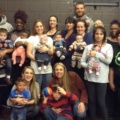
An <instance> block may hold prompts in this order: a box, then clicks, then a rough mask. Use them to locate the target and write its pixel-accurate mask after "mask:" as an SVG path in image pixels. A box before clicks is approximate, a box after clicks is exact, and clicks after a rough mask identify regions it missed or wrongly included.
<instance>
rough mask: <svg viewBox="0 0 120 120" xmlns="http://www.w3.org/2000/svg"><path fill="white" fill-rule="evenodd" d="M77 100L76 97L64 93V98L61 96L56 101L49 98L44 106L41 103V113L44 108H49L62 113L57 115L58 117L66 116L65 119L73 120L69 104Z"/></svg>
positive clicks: (51, 97)
mask: <svg viewBox="0 0 120 120" xmlns="http://www.w3.org/2000/svg"><path fill="white" fill-rule="evenodd" d="M77 99H78V98H77V96H76V95H74V94H72V93H69V92H67V93H66V96H62V97H61V98H60V99H58V100H55V99H54V98H53V96H50V97H49V98H48V101H47V103H46V104H45V103H44V104H43V103H42V105H41V111H42V110H43V109H44V108H45V107H46V106H50V108H60V109H61V110H62V111H61V112H60V113H59V115H61V116H66V117H67V118H69V120H73V114H72V108H71V104H74V103H75V101H76V100H77ZM42 112H43V111H42Z"/></svg>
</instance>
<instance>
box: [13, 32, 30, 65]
mask: <svg viewBox="0 0 120 120" xmlns="http://www.w3.org/2000/svg"><path fill="white" fill-rule="evenodd" d="M28 37H29V32H28V31H23V32H21V34H20V37H19V38H17V39H16V41H15V44H14V51H13V53H12V61H13V64H16V60H17V59H16V57H18V56H19V57H20V64H19V66H20V67H21V66H22V65H23V64H24V62H25V58H26V53H25V46H26V43H27V42H26V41H27V38H28Z"/></svg>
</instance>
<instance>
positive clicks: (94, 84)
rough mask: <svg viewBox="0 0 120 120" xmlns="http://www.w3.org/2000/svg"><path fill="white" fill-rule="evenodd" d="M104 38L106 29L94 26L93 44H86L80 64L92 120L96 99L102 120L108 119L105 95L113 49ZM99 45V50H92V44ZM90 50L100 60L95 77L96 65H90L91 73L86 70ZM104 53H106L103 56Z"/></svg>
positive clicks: (93, 119) (92, 55)
mask: <svg viewBox="0 0 120 120" xmlns="http://www.w3.org/2000/svg"><path fill="white" fill-rule="evenodd" d="M105 40H106V31H105V29H104V27H102V26H99V27H96V28H95V29H94V31H93V44H90V45H88V46H87V47H86V48H85V50H84V52H83V56H82V59H81V65H82V66H83V67H84V68H85V76H84V79H85V83H86V87H87V91H88V98H89V104H88V105H89V111H90V115H91V118H92V120H96V99H97V101H98V104H99V106H100V109H101V112H102V117H103V120H108V112H107V108H106V104H105V96H106V89H107V83H108V82H109V81H108V73H109V64H110V62H111V61H112V57H113V49H112V46H111V45H110V44H108V43H106V42H105ZM94 44H96V45H99V46H101V49H100V51H99V52H96V51H94V50H92V47H93V45H94ZM90 50H91V53H90V56H91V57H96V58H98V59H99V60H100V65H101V70H100V75H99V76H97V77H96V73H95V69H96V67H97V66H96V65H95V64H93V65H92V70H93V73H92V74H89V71H88V55H87V52H88V51H90ZM103 53H105V54H106V55H107V57H106V56H104V54H103Z"/></svg>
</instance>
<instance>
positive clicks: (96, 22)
mask: <svg viewBox="0 0 120 120" xmlns="http://www.w3.org/2000/svg"><path fill="white" fill-rule="evenodd" d="M98 26H102V27H104V24H103V22H102V21H101V20H96V21H95V22H94V27H98Z"/></svg>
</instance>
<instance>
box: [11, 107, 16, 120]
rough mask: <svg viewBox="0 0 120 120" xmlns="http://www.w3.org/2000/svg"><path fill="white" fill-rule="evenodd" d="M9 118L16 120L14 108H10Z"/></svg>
mask: <svg viewBox="0 0 120 120" xmlns="http://www.w3.org/2000/svg"><path fill="white" fill-rule="evenodd" d="M10 120H17V115H16V109H14V108H12V111H11V115H10Z"/></svg>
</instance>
